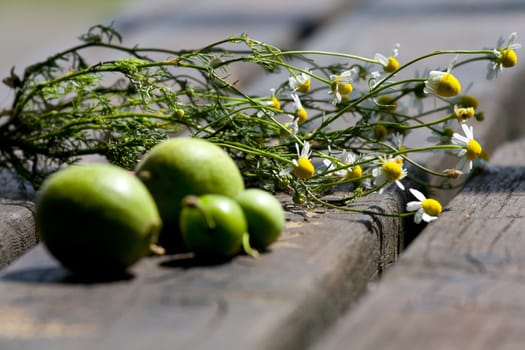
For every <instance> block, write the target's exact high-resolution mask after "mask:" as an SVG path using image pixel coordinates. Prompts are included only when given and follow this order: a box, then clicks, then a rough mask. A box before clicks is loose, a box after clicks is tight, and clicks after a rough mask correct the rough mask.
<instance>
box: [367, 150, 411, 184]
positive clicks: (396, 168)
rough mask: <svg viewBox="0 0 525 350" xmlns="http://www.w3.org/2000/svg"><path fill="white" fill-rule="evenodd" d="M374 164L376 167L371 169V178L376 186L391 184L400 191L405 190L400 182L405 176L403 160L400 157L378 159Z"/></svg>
mask: <svg viewBox="0 0 525 350" xmlns="http://www.w3.org/2000/svg"><path fill="white" fill-rule="evenodd" d="M376 163H377V165H378V166H377V167H376V168H374V169H372V176H373V177H374V179H375V183H376V185H382V184H383V183H385V182H393V183H395V184H396V185H397V187H399V188H400V189H401V190H404V189H405V186H404V185H403V184H402V183H401V180H402V179H404V178H405V177H406V176H407V170H406V169H404V168H403V158H401V157H400V156H396V157H391V156H385V157H379V160H378V161H377V162H376ZM381 190H382V189H381ZM381 190H380V192H382V191H381Z"/></svg>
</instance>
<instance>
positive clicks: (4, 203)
mask: <svg viewBox="0 0 525 350" xmlns="http://www.w3.org/2000/svg"><path fill="white" fill-rule="evenodd" d="M33 207H34V205H33V203H32V202H29V201H25V200H14V199H5V198H4V199H1V198H0V269H2V268H4V267H5V266H7V265H8V264H10V263H11V262H12V261H14V260H15V259H16V258H18V257H19V256H21V255H22V254H24V253H25V252H26V250H27V249H29V248H31V247H33V246H34V245H35V244H37V242H38V237H37V234H36V229H35V222H34V217H33V211H34V208H33Z"/></svg>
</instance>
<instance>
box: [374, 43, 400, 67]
mask: <svg viewBox="0 0 525 350" xmlns="http://www.w3.org/2000/svg"><path fill="white" fill-rule="evenodd" d="M399 46H400V45H399V44H396V45H395V46H394V48H393V49H392V55H391V56H389V57H386V56H385V55H383V54H380V53H376V54H375V56H374V59H375V60H376V61H378V62H379V64H381V65H382V66H383V71H385V72H386V73H392V72H395V71H396V70H397V69H398V68H399V61H398V60H397V58H396V57H397V55H399Z"/></svg>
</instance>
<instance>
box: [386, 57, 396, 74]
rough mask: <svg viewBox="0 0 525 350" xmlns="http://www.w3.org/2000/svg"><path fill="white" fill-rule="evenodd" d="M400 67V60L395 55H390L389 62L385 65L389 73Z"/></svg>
mask: <svg viewBox="0 0 525 350" xmlns="http://www.w3.org/2000/svg"><path fill="white" fill-rule="evenodd" d="M398 68H399V61H398V60H397V59H396V58H395V57H388V63H387V64H386V65H385V66H383V70H384V71H385V72H387V73H392V72H395V71H396V70H397V69H398Z"/></svg>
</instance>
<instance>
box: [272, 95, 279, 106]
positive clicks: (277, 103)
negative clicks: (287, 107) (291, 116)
mask: <svg viewBox="0 0 525 350" xmlns="http://www.w3.org/2000/svg"><path fill="white" fill-rule="evenodd" d="M272 107H274V108H276V109H281V101H279V99H278V98H277V97H275V96H272Z"/></svg>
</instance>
